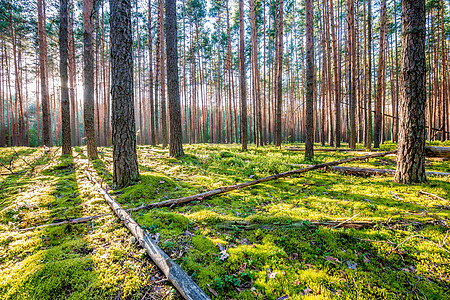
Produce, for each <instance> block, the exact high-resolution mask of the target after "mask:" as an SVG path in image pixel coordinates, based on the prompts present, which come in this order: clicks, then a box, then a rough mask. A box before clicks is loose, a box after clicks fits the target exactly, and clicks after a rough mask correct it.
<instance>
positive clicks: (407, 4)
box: [395, 0, 426, 183]
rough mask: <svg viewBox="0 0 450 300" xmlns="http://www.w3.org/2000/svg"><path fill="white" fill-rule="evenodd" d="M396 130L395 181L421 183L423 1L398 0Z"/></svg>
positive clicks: (423, 51) (422, 139)
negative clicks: (399, 51)
mask: <svg viewBox="0 0 450 300" xmlns="http://www.w3.org/2000/svg"><path fill="white" fill-rule="evenodd" d="M401 26H402V60H401V78H402V81H401V84H400V111H399V114H400V124H399V126H400V129H399V144H398V152H397V172H396V173H395V181H397V182H401V183H413V182H423V181H425V180H426V175H425V153H424V150H425V138H426V137H425V106H426V83H425V75H426V63H425V33H426V30H425V0H402V24H401Z"/></svg>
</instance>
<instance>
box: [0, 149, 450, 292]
mask: <svg viewBox="0 0 450 300" xmlns="http://www.w3.org/2000/svg"><path fill="white" fill-rule="evenodd" d="M295 146H300V147H301V146H302V145H295ZM184 147H185V152H186V156H185V157H182V158H179V159H175V158H169V157H168V155H167V152H165V150H163V149H162V148H158V147H156V148H155V147H147V146H138V155H139V165H140V173H141V180H140V182H139V183H138V184H136V185H134V186H132V187H128V188H125V189H123V190H119V191H114V192H113V191H111V192H112V193H114V195H115V197H116V199H117V200H118V201H119V202H120V203H121V204H122V205H123V206H124V207H133V206H137V205H141V204H145V203H151V202H157V201H161V200H166V199H172V198H177V197H182V196H187V195H193V194H197V193H200V192H203V191H207V190H211V189H214V188H217V187H220V186H225V185H231V184H235V183H240V182H243V181H247V180H252V179H253V178H260V177H264V176H268V175H272V174H275V173H280V172H284V171H288V170H292V169H295V167H292V166H291V165H292V164H305V163H311V162H306V161H304V159H303V153H301V152H289V151H285V150H283V149H279V148H275V147H270V146H268V147H259V148H256V147H250V148H249V151H248V152H241V151H240V146H239V145H185V146H184ZM317 147H320V146H319V145H317ZM395 147H396V145H394V144H385V145H383V148H384V149H386V150H388V149H393V148H395ZM77 150H78V151H79V150H80V149H77ZM2 151H4V152H2V153H1V154H0V157H1V159H8V157H9V155H11V152H10V151H9V150H8V149H4V150H2ZM16 151H17V152H19V151H28V152H24V155H28V156H26V159H27V160H30V161H34V159H35V158H37V157H41V156H42V157H43V158H41V160H40V161H39V165H38V166H37V167H36V169H35V170H33V171H28V172H27V173H23V174H22V173H21V174H19V175H10V176H2V177H3V178H0V180H1V181H0V187H1V190H2V195H0V209H1V210H0V222H1V224H0V226H1V228H0V247H1V248H0V250H1V252H0V253H4V254H2V256H0V263H1V265H0V278H1V280H0V295H2V296H3V295H4V298H5V299H14V298H17V297H18V296H20V297H18V298H23V299H27V298H32V299H45V298H55V297H56V296H55V295H57V296H58V297H60V298H65V297H71V299H92V298H108V297H112V298H114V296H115V295H118V294H121V295H122V296H125V297H129V298H139V299H140V298H142V296H143V295H144V294H145V293H148V294H150V293H154V294H156V293H157V292H156V293H155V289H156V288H160V289H161V290H162V292H163V294H164V295H165V294H166V293H167V295H169V294H170V297H177V296H176V294H175V293H172V290H171V287H170V286H168V285H166V286H158V285H154V284H152V282H154V281H157V279H155V278H156V277H157V276H158V272H157V270H156V267H155V266H153V265H152V264H150V263H149V258H148V257H147V256H146V255H143V252H142V251H141V250H140V249H139V248H138V247H137V246H136V245H133V244H132V243H131V242H130V234H129V233H128V232H127V231H126V229H124V227H123V226H122V225H121V224H120V223H117V221H115V218H114V217H112V216H111V217H105V218H102V219H100V220H97V221H95V222H93V223H88V224H80V225H72V226H70V227H68V226H58V227H48V228H47V229H41V230H35V231H29V232H22V233H19V232H17V231H13V229H14V228H18V227H20V228H22V227H30V226H34V225H37V224H42V223H49V222H51V221H53V220H55V219H64V218H65V216H68V217H70V218H73V217H80V216H87V215H95V214H100V213H104V212H108V211H109V208H108V206H107V205H106V204H105V201H103V199H102V198H101V196H100V195H99V194H98V193H96V192H95V191H94V190H93V188H92V185H91V184H90V183H89V182H88V181H87V180H86V178H85V177H84V175H83V173H82V170H83V168H89V169H90V170H95V171H96V173H97V174H96V175H97V178H99V180H100V181H103V182H104V183H106V184H109V185H112V182H111V180H112V176H111V170H112V150H111V149H110V148H102V149H101V152H100V157H101V159H100V160H99V161H96V162H94V163H93V164H89V165H88V163H87V160H86V159H85V157H84V155H83V154H78V153H77V152H74V153H75V155H77V157H76V158H75V160H74V161H70V160H67V159H65V160H62V161H61V160H58V159H56V158H53V159H52V158H46V156H51V155H49V154H44V153H42V150H40V149H37V150H36V149H24V148H18V149H16ZM354 155H361V153H353V152H349V153H346V152H317V153H315V158H314V161H313V162H312V163H321V162H327V161H334V160H338V159H342V158H345V157H351V156H354ZM49 161H50V162H49ZM15 162H16V163H17V164H20V161H19V160H15ZM347 165H348V166H361V167H372V168H391V169H393V168H395V157H394V156H388V157H385V158H381V159H371V160H369V161H364V162H355V163H351V164H347ZM15 167H16V168H19V169H20V168H22V169H27V168H28V169H29V168H30V167H29V166H27V165H17V166H15ZM427 170H433V171H441V172H450V162H448V161H447V162H445V161H437V160H428V161H427ZM449 180H450V179H449V177H430V178H428V182H427V183H424V184H419V185H402V184H396V183H394V182H393V178H392V177H384V176H371V177H355V176H348V175H342V174H339V173H334V172H325V171H322V170H318V171H314V172H309V173H304V174H301V176H294V177H289V178H283V179H279V180H276V181H269V182H265V183H263V184H260V185H256V186H252V187H249V188H247V189H243V190H238V191H233V192H231V193H228V194H224V195H220V196H216V197H213V198H210V199H199V200H198V201H194V202H192V203H190V204H188V205H184V206H176V207H173V208H160V209H154V210H150V211H140V212H135V213H134V214H133V218H134V219H135V220H137V221H138V222H139V223H140V224H141V226H143V227H144V228H145V229H146V230H147V231H148V232H149V233H151V234H153V235H156V234H158V235H159V245H160V246H161V247H162V248H163V250H164V251H166V253H168V254H169V255H170V256H171V257H172V258H173V259H174V260H175V261H176V262H177V263H178V264H180V265H182V268H183V269H184V270H185V271H186V272H187V273H188V274H189V275H190V276H191V277H192V278H193V279H194V280H195V281H196V282H197V283H198V284H199V285H200V287H201V288H202V289H203V290H205V291H206V292H207V293H208V294H209V295H210V296H211V297H217V298H218V299H233V298H234V299H278V298H279V297H281V296H284V295H289V296H290V299H329V298H343V299H355V298H356V297H358V299H374V298H376V299H384V298H386V299H413V298H414V299H417V298H421V299H425V298H426V299H450V297H449V295H450V288H449V286H450V254H449V253H448V252H446V250H447V251H450V247H449V246H448V242H449V239H450V237H449V238H447V235H450V233H449V228H448V222H449V218H450V211H449V210H448V207H447V209H445V206H448V205H449V203H448V201H447V202H446V203H443V202H442V201H439V200H437V199H434V198H432V197H429V196H425V195H423V194H420V193H419V191H421V190H422V191H426V192H429V193H433V194H436V195H439V196H441V197H443V198H445V199H450V183H449ZM3 191H5V192H3ZM436 205H438V206H436ZM439 205H440V206H439ZM443 207H444V208H443ZM354 215H357V217H356V218H355V219H354V220H356V221H373V222H380V223H381V222H382V221H386V220H388V219H391V220H393V221H395V220H397V221H402V224H400V225H397V226H394V227H389V228H387V227H385V226H383V225H381V224H380V225H377V226H375V227H374V228H371V229H342V228H341V229H332V228H325V227H319V228H316V227H313V226H310V224H308V222H307V220H309V221H313V220H346V219H348V218H350V217H352V216H354ZM230 221H248V222H252V224H259V225H260V226H257V227H258V228H254V229H252V230H246V229H242V228H241V227H239V226H233V225H229V224H230ZM413 236H415V237H413ZM405 240H406V241H405ZM403 241H405V242H404V243H403V244H401V245H400V246H399V247H398V248H397V249H395V251H392V252H391V250H392V249H393V248H395V246H393V244H394V245H395V244H399V243H401V242H403ZM431 241H432V242H431ZM433 242H434V243H433ZM218 244H220V245H221V246H220V247H219V246H218ZM439 246H440V247H439ZM221 248H222V249H223V250H226V253H227V255H228V257H227V258H225V259H223V256H222V259H221V255H223V253H224V252H222V253H221ZM225 256H226V255H225ZM160 279H161V278H160ZM155 286H156V288H155ZM55 293H56V294H55ZM216 294H217V296H215V295H216ZM152 295H153V294H152Z"/></svg>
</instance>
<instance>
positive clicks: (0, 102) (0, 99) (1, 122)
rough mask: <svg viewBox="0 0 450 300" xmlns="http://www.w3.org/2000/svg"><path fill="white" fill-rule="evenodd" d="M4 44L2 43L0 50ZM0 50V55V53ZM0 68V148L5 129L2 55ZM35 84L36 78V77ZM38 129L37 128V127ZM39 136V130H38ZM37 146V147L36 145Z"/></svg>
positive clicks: (3, 143) (3, 145)
mask: <svg viewBox="0 0 450 300" xmlns="http://www.w3.org/2000/svg"><path fill="white" fill-rule="evenodd" d="M3 46H4V42H3V41H2V48H3ZM2 48H0V54H1V53H2V51H1V50H2ZM1 62H2V64H1V67H0V147H6V128H5V95H6V93H5V85H4V63H5V62H4V56H3V55H2V59H1ZM36 82H37V77H36ZM38 97H39V96H38V95H37V89H36V101H37V99H38ZM36 115H37V116H39V109H37V108H36ZM38 128H39V127H38ZM37 132H38V136H39V129H38V131H37ZM38 146H39V145H38Z"/></svg>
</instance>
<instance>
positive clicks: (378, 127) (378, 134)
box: [373, 0, 386, 148]
mask: <svg viewBox="0 0 450 300" xmlns="http://www.w3.org/2000/svg"><path fill="white" fill-rule="evenodd" d="M385 31H386V0H382V3H381V24H380V54H379V62H378V79H377V99H376V105H375V131H374V140H373V146H374V147H375V148H380V142H381V131H382V129H381V123H382V112H381V108H382V98H383V83H384V80H385V78H384V76H383V75H384V68H385V62H384V43H385V42H384V40H385Z"/></svg>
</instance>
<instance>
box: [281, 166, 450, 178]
mask: <svg viewBox="0 0 450 300" xmlns="http://www.w3.org/2000/svg"><path fill="white" fill-rule="evenodd" d="M285 165H287V166H291V167H300V166H302V167H303V166H307V165H297V164H285ZM325 170H333V171H336V172H340V173H344V174H348V175H359V176H370V175H391V176H394V175H395V170H390V169H375V168H356V167H342V166H335V167H328V168H325ZM426 174H427V175H428V176H450V173H445V172H434V171H427V172H426Z"/></svg>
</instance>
